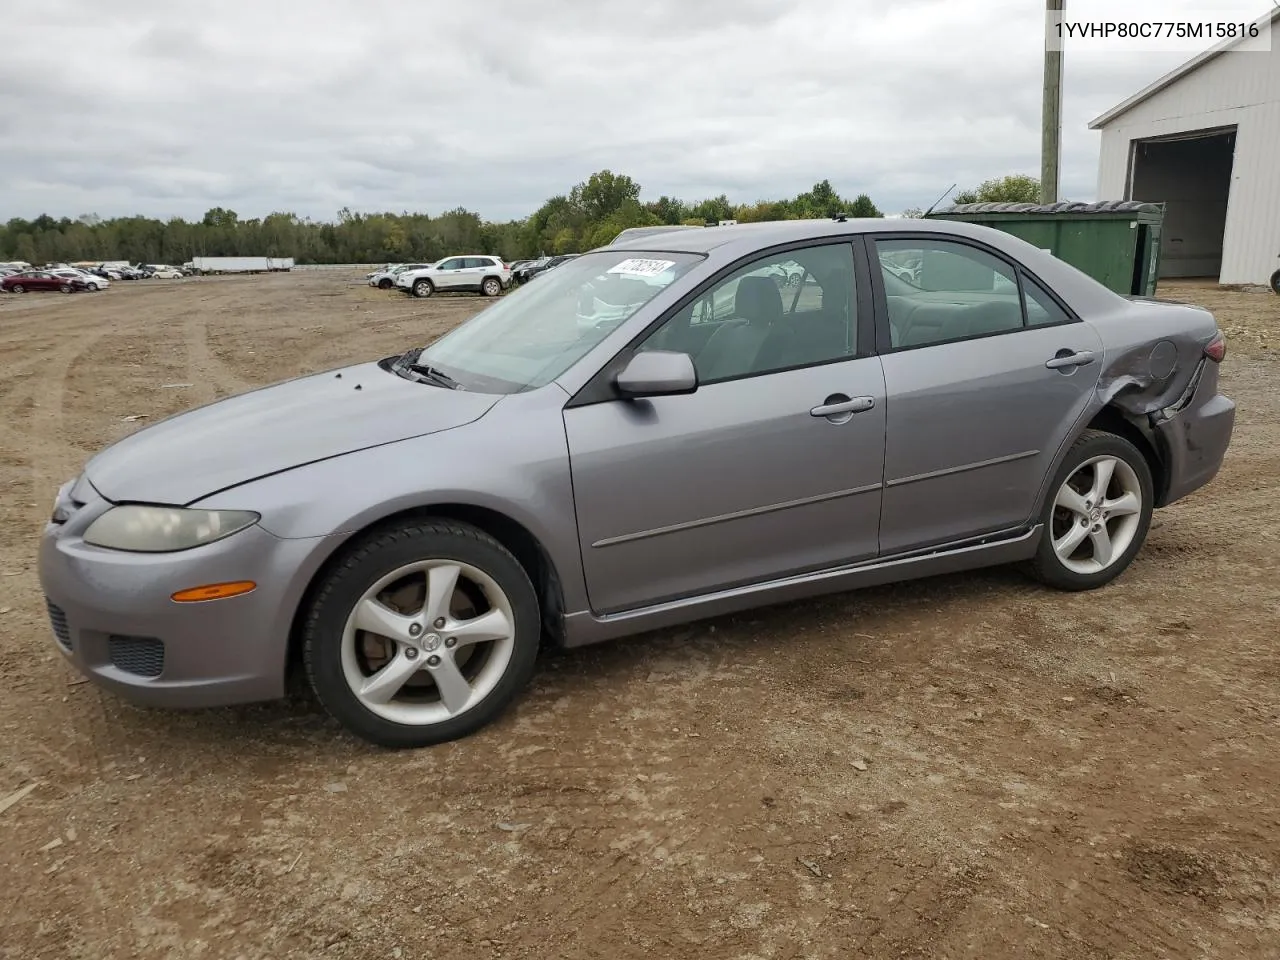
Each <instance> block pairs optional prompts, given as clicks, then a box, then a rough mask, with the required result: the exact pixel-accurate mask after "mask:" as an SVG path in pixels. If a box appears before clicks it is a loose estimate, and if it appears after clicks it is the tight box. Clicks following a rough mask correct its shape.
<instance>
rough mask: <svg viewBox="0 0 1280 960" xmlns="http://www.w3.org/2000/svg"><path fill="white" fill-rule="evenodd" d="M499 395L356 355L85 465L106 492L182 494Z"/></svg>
mask: <svg viewBox="0 0 1280 960" xmlns="http://www.w3.org/2000/svg"><path fill="white" fill-rule="evenodd" d="M498 399H499V398H498V397H497V396H494V395H491V394H481V393H467V392H465V391H462V390H449V389H446V388H444V387H437V386H433V385H432V384H426V383H417V382H415V381H412V380H405V379H403V378H402V377H398V376H396V375H395V374H392V373H389V372H388V371H386V370H384V369H382V368H381V367H380V366H379V365H378V364H377V363H364V364H358V365H356V366H351V367H346V368H343V369H341V370H330V371H328V372H327V373H320V374H314V375H312V376H306V377H300V378H298V379H296V380H288V381H285V382H284V383H279V384H276V385H274V386H270V387H264V388H263V389H261V390H254V391H251V392H249V393H244V394H240V395H239V396H235V397H229V398H228V399H226V400H219V401H216V402H214V403H211V404H209V405H207V406H204V407H198V408H196V409H194V410H189V411H187V412H185V413H180V414H178V415H176V416H173V417H170V418H168V419H167V420H163V421H161V422H160V423H157V424H155V425H154V426H151V427H147V428H145V429H142V430H139V431H138V432H137V433H135V434H132V435H130V436H128V437H126V438H125V439H123V440H121V441H120V442H118V443H116V444H114V445H112V446H110V447H108V448H107V449H105V450H103V451H102V452H101V453H99V454H98V455H97V456H95V457H94V458H93V459H91V460H90V461H89V463H88V464H87V465H86V467H85V472H86V473H87V475H88V477H89V482H90V483H92V484H93V486H94V488H95V489H96V490H97V491H98V492H99V493H100V494H102V495H103V496H104V497H106V498H107V499H108V500H112V501H116V502H119V501H132V502H143V503H165V504H188V503H192V502H193V501H195V500H199V499H201V498H202V497H206V496H208V495H210V494H212V493H215V492H217V491H219V490H225V489H227V488H228V487H234V486H237V485H238V484H241V483H247V482H248V481H250V480H256V479H258V478H259V477H264V476H267V475H268V474H273V473H280V472H281V471H284V470H290V469H292V468H294V467H300V466H303V465H305V464H308V463H314V462H315V461H317V460H326V459H328V458H330V457H336V456H340V455H342V454H344V453H352V452H354V451H356V450H364V449H367V448H369V447H376V446H380V445H382V444H386V443H394V442H395V441H397V440H407V439H409V438H411V437H418V436H422V435H424V434H428V433H437V432H439V431H441V430H448V429H450V428H452V427H459V426H462V425H463V424H466V423H471V422H472V421H474V420H477V419H479V418H480V417H482V416H483V415H484V414H485V413H486V412H487V411H488V410H489V408H490V407H492V406H493V405H494V404H495V403H496V402H497V401H498Z"/></svg>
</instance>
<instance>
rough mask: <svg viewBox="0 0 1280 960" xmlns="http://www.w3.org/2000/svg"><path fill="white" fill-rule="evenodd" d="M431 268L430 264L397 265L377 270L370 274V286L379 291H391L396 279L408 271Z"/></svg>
mask: <svg viewBox="0 0 1280 960" xmlns="http://www.w3.org/2000/svg"><path fill="white" fill-rule="evenodd" d="M429 266H431V264H429V263H397V264H395V265H394V266H390V267H387V269H385V270H376V271H374V272H373V273H371V274H369V276H368V280H369V286H371V287H377V288H378V289H379V290H390V289H391V288H392V287H394V286H395V285H396V277H398V276H400V274H402V273H404V272H405V271H406V270H425V269H427V267H429Z"/></svg>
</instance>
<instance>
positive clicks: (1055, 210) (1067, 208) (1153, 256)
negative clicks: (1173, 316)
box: [929, 200, 1164, 297]
mask: <svg viewBox="0 0 1280 960" xmlns="http://www.w3.org/2000/svg"><path fill="white" fill-rule="evenodd" d="M929 219H931V220H961V221H964V222H965V223H977V224H981V225H982V226H986V227H994V228H996V229H997V230H1003V231H1004V232H1005V233H1011V234H1013V235H1014V236H1015V237H1019V238H1020V239H1022V240H1026V241H1027V242H1028V243H1033V244H1035V245H1036V246H1037V247H1040V248H1041V249H1043V250H1048V251H1050V252H1051V253H1052V254H1053V255H1054V256H1056V257H1058V258H1059V259H1061V260H1064V261H1066V262H1067V263H1069V264H1071V265H1072V266H1073V267H1075V268H1076V269H1077V270H1080V271H1082V272H1084V273H1087V274H1088V275H1089V276H1091V277H1093V278H1094V279H1095V280H1097V281H1098V282H1099V283H1102V284H1105V285H1106V286H1107V287H1109V288H1110V289H1112V290H1114V291H1115V292H1116V293H1119V294H1123V295H1125V296H1144V297H1152V296H1155V292H1156V279H1157V278H1158V276H1159V273H1160V232H1161V229H1162V228H1163V226H1164V204H1163V203H1143V202H1141V201H1137V200H1109V201H1105V202H1101V203H1052V204H1047V205H1043V206H1041V205H1037V204H1034V203H959V204H955V205H953V206H950V207H946V208H945V209H942V210H935V211H933V212H932V213H930V214H929Z"/></svg>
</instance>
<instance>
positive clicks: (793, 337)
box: [640, 243, 857, 383]
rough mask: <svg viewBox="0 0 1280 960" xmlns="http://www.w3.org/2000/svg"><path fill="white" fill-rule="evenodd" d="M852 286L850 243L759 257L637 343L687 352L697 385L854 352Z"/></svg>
mask: <svg viewBox="0 0 1280 960" xmlns="http://www.w3.org/2000/svg"><path fill="white" fill-rule="evenodd" d="M855 290H856V284H855V280H854V273H853V252H852V248H851V247H850V246H849V245H848V244H847V243H830V244H823V245H821V246H815V247H810V248H807V249H804V250H790V251H787V252H786V253H782V254H773V255H770V256H766V257H762V258H760V259H758V260H755V261H753V262H751V263H748V264H746V265H745V266H743V267H742V268H741V269H739V270H736V271H734V273H733V274H732V275H731V276H729V277H728V278H727V279H725V280H722V281H721V282H720V283H718V284H716V285H715V286H713V287H712V288H711V289H709V290H707V291H705V292H704V293H702V294H701V295H700V296H699V297H698V298H697V299H695V300H694V301H693V302H692V303H690V304H689V305H688V306H686V307H684V308H683V309H681V310H680V311H678V312H677V313H676V314H675V315H674V316H673V317H671V319H670V320H668V321H667V322H666V323H664V324H663V325H662V326H661V327H660V328H659V329H658V330H656V331H655V332H654V333H653V334H652V335H651V336H650V337H649V338H648V339H647V340H646V341H645V342H644V343H643V344H642V345H641V347H640V349H642V350H676V351H679V352H682V353H688V354H689V355H690V356H691V357H692V358H693V363H694V366H695V368H696V369H697V371H698V380H699V382H700V383H716V382H719V381H722V380H734V379H738V378H740V377H747V376H758V375H760V374H765V373H772V372H774V371H778V370H786V369H790V368H793V367H802V366H809V365H812V364H817V363H827V362H830V361H833V360H840V359H844V358H847V357H852V356H854V354H855V353H856V345H857V308H856V304H857V297H856V296H855Z"/></svg>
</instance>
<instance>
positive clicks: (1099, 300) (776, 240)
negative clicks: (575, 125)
mask: <svg viewBox="0 0 1280 960" xmlns="http://www.w3.org/2000/svg"><path fill="white" fill-rule="evenodd" d="M904 262H910V263H911V264H912V265H913V266H912V269H911V271H910V273H909V274H907V273H904V271H903V270H902V269H901V268H900V265H901V264H902V263H904ZM797 272H798V273H799V274H800V275H799V277H798V278H797V280H796V282H792V276H793V275H794V274H796V273H797ZM1224 353H1225V342H1224V340H1223V338H1222V336H1221V334H1220V333H1219V331H1218V328H1217V325H1216V323H1215V321H1214V318H1213V317H1212V315H1210V314H1209V313H1208V312H1206V311H1204V310H1201V309H1198V308H1195V307H1190V306H1179V305H1174V304H1165V303H1156V302H1150V301H1138V300H1130V299H1127V298H1124V297H1120V296H1117V295H1115V294H1113V293H1111V292H1110V291H1108V290H1107V289H1105V288H1104V287H1102V286H1100V285H1099V284H1097V283H1095V282H1094V281H1093V280H1091V279H1089V278H1088V277H1086V276H1084V275H1083V274H1082V273H1080V272H1079V271H1077V270H1075V269H1074V268H1072V267H1070V266H1068V265H1067V264H1065V263H1063V262H1062V261H1060V260H1058V259H1056V258H1054V257H1053V256H1050V255H1049V254H1046V253H1044V252H1042V251H1040V250H1038V249H1036V248H1035V247H1033V246H1031V245H1029V244H1026V243H1024V242H1022V241H1021V240H1018V239H1016V238H1013V237H1011V236H1008V235H1006V234H1004V233H1000V232H997V231H994V230H990V229H987V228H984V227H978V226H972V225H966V224H960V223H948V222H945V221H935V220H927V221H910V222H906V221H901V220H898V221H894V220H866V221H847V222H846V221H826V220H820V221H804V222H786V223H767V224H750V225H742V226H730V227H725V228H718V229H716V230H688V231H683V232H679V233H671V234H666V235H662V236H658V237H641V238H637V239H635V240H631V241H624V242H623V243H621V244H618V245H614V246H611V247H608V248H604V249H601V250H597V251H594V252H591V253H587V254H584V255H583V256H581V257H578V258H576V259H573V260H570V261H568V262H566V263H564V264H563V265H561V266H560V267H558V268H557V269H555V270H553V271H550V272H548V274H547V275H546V277H545V278H543V279H542V280H540V281H539V282H538V283H536V284H531V285H530V286H528V287H524V288H521V289H520V290H519V291H517V292H516V293H514V294H513V295H511V296H508V297H505V298H503V299H502V300H500V301H498V302H496V303H495V304H494V305H492V306H490V307H489V308H488V309H487V310H485V311H483V312H482V313H480V314H478V315H477V316H475V317H474V318H472V319H471V320H469V321H468V322H466V323H465V324H463V325H462V326H460V327H458V328H457V329H455V330H453V331H452V332H451V333H449V334H447V335H446V336H444V337H442V338H441V339H439V340H437V341H436V342H434V343H433V344H431V345H430V346H428V347H426V348H422V347H414V348H412V349H409V350H408V351H407V352H405V353H404V354H402V355H399V356H393V357H387V358H384V359H382V360H377V361H369V362H359V363H355V364H354V365H352V366H348V367H344V368H342V369H338V370H331V371H329V372H327V373H321V374H316V375H312V376H306V377H301V378H298V379H294V380H291V381H288V382H285V383H281V384H278V385H276V386H273V387H269V388H267V389H264V390H258V391H255V392H252V393H248V394H245V395H242V396H239V397H233V398H230V399H226V400H223V401H220V402H218V403H215V404H212V405H210V406H206V407H202V408H200V409H197V410H193V411H190V412H188V413H185V414H182V415H179V416H177V417H175V418H172V419H170V420H168V421H165V422H163V423H159V424H156V425H154V426H152V427H149V428H147V429H144V430H142V431H140V432H138V433H136V434H134V435H132V436H130V437H128V438H126V439H125V440H123V441H120V442H119V443H117V444H115V445H114V446H111V447H110V448H108V449H106V450H104V451H102V452H101V453H99V454H98V455H97V456H95V457H94V458H93V459H92V460H90V461H89V463H88V464H87V465H86V467H85V469H84V472H83V473H82V474H81V475H80V476H78V477H76V478H74V479H72V480H70V481H68V482H67V484H66V485H65V486H63V487H62V489H61V490H59V491H58V493H57V497H56V503H55V505H54V510H53V516H52V518H51V520H50V521H49V523H48V525H47V526H46V528H45V530H44V533H43V536H42V542H41V547H40V579H41V582H42V583H43V586H44V591H45V594H46V598H47V603H48V612H49V617H50V619H51V622H52V625H53V632H54V635H55V640H56V644H57V649H58V650H60V651H61V653H62V654H63V656H65V657H66V658H67V659H68V660H69V661H70V662H71V663H72V664H74V665H75V667H76V668H78V669H79V670H80V671H82V672H83V673H84V674H85V675H86V676H88V677H89V678H91V679H92V680H94V681H96V682H97V683H99V684H101V685H103V686H104V687H108V688H110V689H112V690H114V691H117V692H118V693H120V694H121V695H123V696H126V697H130V698H133V699H135V700H138V701H142V702H146V703H152V704H159V705H165V706H173V707H194V706H204V705H215V704H229V703H240V702H245V701H253V700H263V699H270V698H274V697H279V696H281V695H282V694H283V692H284V689H285V677H286V674H287V671H288V670H289V668H290V667H291V666H292V665H295V664H297V665H300V666H302V667H303V668H305V671H306V674H307V676H308V677H309V679H310V683H311V686H312V687H313V688H314V690H315V693H316V695H317V697H318V698H319V700H320V702H321V703H322V704H323V705H324V706H325V707H326V708H327V709H328V710H329V711H330V712H331V713H332V714H333V715H334V716H335V717H336V718H338V720H339V721H341V722H342V723H343V724H344V725H345V726H346V727H347V728H348V729H349V730H350V731H352V732H354V733H355V734H357V735H359V736H361V737H364V738H366V739H368V740H370V741H373V742H375V743H379V744H384V745H388V746H395V747H409V746H422V745H426V744H431V743H437V742H440V741H444V740H448V739H452V738H456V737H459V736H462V735H465V734H468V733H470V732H472V731H474V730H476V729H477V728H479V727H481V726H482V725H484V724H486V723H487V722H489V721H490V720H492V719H494V718H495V717H496V716H498V714H499V712H500V711H501V710H502V709H503V708H504V707H505V706H506V705H508V704H509V703H510V702H511V701H512V700H513V699H514V698H515V697H516V696H517V694H518V693H519V691H520V689H521V688H522V687H523V686H524V685H525V683H526V681H528V679H529V677H530V675H531V673H532V672H533V669H534V662H535V658H536V654H537V652H538V648H539V644H540V642H541V641H542V640H543V639H544V638H545V639H546V640H547V641H548V642H550V643H555V644H559V645H562V646H566V647H577V646H582V645H584V644H590V643H596V642H598V641H602V640H607V639H610V638H613V637H620V636H623V635H628V634H634V633H638V632H641V631H645V630H650V629H653V628H656V627H663V626H668V625H672V624H676V623H681V622H685V621H690V620H695V619H698V618H702V617H708V616H714V615H719V614H724V613H727V612H730V611H736V610H742V609H745V608H749V607H754V606H758V605H762V604H770V603H776V602H779V601H788V600H795V599H797V598H802V597H808V596H813V595H816V594H821V593H827V592H831V591H841V590H849V589H853V588H856V587H862V586H866V585H870V584H879V583H885V582H888V581H896V580H905V579H910V578H914V577H923V576H928V575H932V574H938V573H945V572H951V571H957V570H965V569H971V568H975V567H982V566H987V565H991V564H1005V563H1017V564H1020V565H1022V566H1023V567H1025V568H1026V569H1027V570H1028V571H1029V572H1030V573H1032V574H1033V575H1034V576H1035V577H1037V578H1039V580H1040V581H1042V582H1044V583H1046V584H1049V585H1050V586H1053V587H1056V588H1059V589H1063V590H1085V589H1092V588H1096V587H1101V586H1103V585H1104V584H1107V583H1109V582H1111V581H1112V580H1113V579H1115V578H1116V577H1117V576H1119V575H1120V574H1121V573H1122V572H1123V571H1124V569H1125V568H1126V567H1127V566H1128V565H1129V563H1130V562H1131V561H1132V560H1133V558H1134V556H1135V555H1136V554H1137V553H1138V551H1139V549H1140V548H1141V546H1142V543H1143V540H1144V538H1145V537H1146V534H1147V529H1148V526H1149V524H1150V521H1151V516H1152V511H1153V510H1154V509H1156V508H1159V507H1163V506H1166V505H1167V504H1169V503H1172V502H1173V501H1175V500H1178V499H1179V498H1181V497H1184V496H1186V495H1187V494H1188V493H1190V492H1191V491H1193V490H1195V489H1197V488H1198V487H1201V486H1202V485H1204V484H1205V483H1207V482H1209V481H1210V480H1211V479H1212V478H1213V476H1214V475H1215V474H1216V473H1217V471H1218V469H1219V466H1220V465H1221V463H1222V459H1223V455H1224V453H1225V451H1226V449H1227V445H1228V443H1229V441H1230V438H1231V433H1232V427H1233V423H1234V416H1235V408H1234V405H1233V404H1232V402H1231V401H1230V400H1229V399H1227V398H1226V397H1225V396H1223V395H1222V394H1221V393H1220V392H1219V390H1218V369H1219V364H1220V362H1221V361H1222V360H1223V356H1224ZM1043 602H1044V603H1046V604H1052V603H1053V602H1054V601H1053V599H1052V597H1051V596H1049V595H1046V596H1045V597H1044V600H1043Z"/></svg>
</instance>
